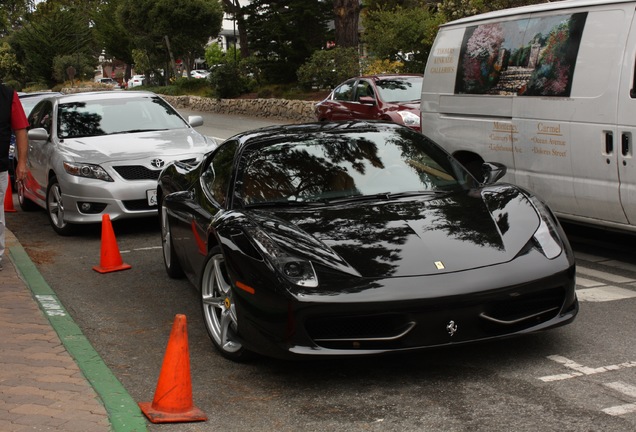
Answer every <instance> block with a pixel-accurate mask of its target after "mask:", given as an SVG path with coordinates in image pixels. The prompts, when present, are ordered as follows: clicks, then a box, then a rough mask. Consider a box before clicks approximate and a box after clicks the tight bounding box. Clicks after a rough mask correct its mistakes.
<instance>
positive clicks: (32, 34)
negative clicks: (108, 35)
mask: <svg viewBox="0 0 636 432" xmlns="http://www.w3.org/2000/svg"><path fill="white" fill-rule="evenodd" d="M46 6H47V7H41V8H38V10H37V11H36V12H35V13H33V14H32V15H31V19H30V21H29V22H28V23H27V24H26V25H25V26H24V27H23V28H21V29H20V30H18V31H16V32H15V33H14V34H13V35H12V38H11V41H12V47H13V48H14V50H15V52H16V55H17V57H18V61H19V62H21V63H22V64H23V65H24V67H25V76H24V77H23V79H24V80H25V81H36V82H40V81H43V82H47V83H49V84H50V85H52V84H53V83H54V82H55V78H54V77H53V74H52V70H53V59H54V58H55V57H56V56H64V55H79V56H80V57H85V58H91V59H93V60H92V62H93V64H92V66H91V67H92V68H93V69H94V67H95V65H96V63H97V58H96V56H95V55H94V52H93V50H92V47H91V42H92V33H91V29H90V26H89V23H88V21H87V19H86V17H85V16H84V15H83V14H81V13H80V12H79V11H77V10H76V9H74V8H67V7H62V6H60V5H59V4H57V3H52V4H49V3H46Z"/></svg>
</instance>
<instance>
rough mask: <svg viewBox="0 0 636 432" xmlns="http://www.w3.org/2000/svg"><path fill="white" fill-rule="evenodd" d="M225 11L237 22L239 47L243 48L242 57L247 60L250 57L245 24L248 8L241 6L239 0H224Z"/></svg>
mask: <svg viewBox="0 0 636 432" xmlns="http://www.w3.org/2000/svg"><path fill="white" fill-rule="evenodd" d="M222 1H223V9H224V10H225V12H226V13H228V14H230V15H232V18H233V19H234V20H235V21H236V30H237V31H238V34H239V45H240V48H241V57H243V58H246V57H249V55H250V50H249V45H248V39H247V28H246V22H245V15H246V14H247V8H246V7H245V6H241V2H240V1H239V0H222Z"/></svg>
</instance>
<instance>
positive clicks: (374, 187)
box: [157, 121, 578, 360]
mask: <svg viewBox="0 0 636 432" xmlns="http://www.w3.org/2000/svg"><path fill="white" fill-rule="evenodd" d="M504 174H505V167H503V166H501V165H498V164H488V163H486V164H484V178H483V179H475V178H474V177H473V176H471V175H470V174H469V173H468V172H467V171H466V170H465V169H464V168H463V167H462V166H461V165H460V164H459V163H458V162H457V161H455V160H454V159H453V158H452V157H451V156H450V155H449V154H448V153H446V152H445V151H444V150H442V149H441V148H440V147H439V146H438V145H436V144H435V143H433V142H431V141H430V140H429V139H427V138H426V137H424V136H423V135H421V134H420V133H418V132H414V131H413V130H411V129H409V128H406V127H404V126H400V125H397V124H393V123H380V122H364V121H353V122H344V123H324V124H318V123H316V124H304V125H287V126H277V127H270V128H265V129H259V130H256V131H250V132H245V133H242V134H239V135H236V136H234V137H232V138H230V139H228V140H226V141H225V142H223V143H222V144H220V145H219V146H218V147H217V148H216V149H215V150H213V151H212V152H210V153H209V154H207V155H206V157H205V158H204V159H203V162H201V163H200V164H198V165H196V166H190V165H186V164H182V163H179V162H176V163H174V164H172V165H170V166H168V167H167V168H166V169H165V170H164V171H163V172H162V174H161V176H160V179H159V184H158V190H157V192H158V197H159V201H160V206H161V211H160V216H161V227H162V242H163V256H164V261H165V267H166V270H167V272H168V275H169V276H171V277H179V276H183V275H186V276H187V277H188V278H189V280H190V281H191V282H192V283H193V284H194V285H195V286H196V287H197V288H198V289H199V290H200V297H201V305H202V309H203V316H204V322H205V325H206V327H207V331H208V333H209V335H210V337H211V339H212V341H213V343H214V345H215V346H216V347H217V348H218V349H219V351H220V352H221V354H222V355H224V356H225V357H227V358H230V359H233V360H239V359H241V358H243V357H244V356H245V355H246V354H248V353H251V352H256V353H260V354H264V355H268V356H273V357H279V358H302V357H308V356H321V355H322V356H338V355H370V354H380V353H387V352H399V351H409V350H416V349H421V348H429V347H440V346H448V345H454V344H460V343H465V342H474V341H484V340H489V339H494V338H501V337H507V336H511V335H519V334H523V333H528V332H534V331H538V330H544V329H549V328H553V327H556V326H560V325H563V324H567V323H569V322H571V321H572V320H573V319H574V317H575V316H576V314H577V312H578V302H577V298H576V294H575V290H574V288H575V265H574V257H573V254H572V251H571V249H570V246H569V244H568V241H567V239H566V237H565V235H564V233H563V231H562V229H561V226H560V225H559V223H558V221H557V220H556V219H555V217H554V215H553V214H552V213H551V212H550V210H549V209H548V208H547V207H546V206H545V204H543V203H542V202H541V200H540V199H538V198H537V197H535V196H533V195H532V194H531V193H530V192H528V191H527V190H524V189H521V188H519V187H516V186H513V185H510V184H505V183H495V182H496V181H497V180H498V179H499V178H501V177H502V176H503V175H504Z"/></svg>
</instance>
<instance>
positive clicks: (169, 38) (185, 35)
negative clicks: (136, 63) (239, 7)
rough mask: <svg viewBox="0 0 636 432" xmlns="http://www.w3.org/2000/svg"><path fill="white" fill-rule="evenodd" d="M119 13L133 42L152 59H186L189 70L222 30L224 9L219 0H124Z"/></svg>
mask: <svg viewBox="0 0 636 432" xmlns="http://www.w3.org/2000/svg"><path fill="white" fill-rule="evenodd" d="M118 16H119V18H120V19H121V23H122V24H123V25H124V27H125V28H127V29H129V32H130V34H131V37H132V41H133V45H134V46H135V48H137V49H142V50H145V51H146V52H147V54H148V56H149V57H150V59H151V61H153V59H155V58H160V57H163V58H164V60H166V62H167V59H168V58H169V56H170V54H171V53H170V52H169V51H168V46H169V47H170V48H171V49H172V51H173V53H174V57H180V58H182V59H184V61H185V64H186V68H187V70H188V72H189V71H190V70H191V68H192V65H193V64H194V58H195V56H198V55H201V56H203V53H204V49H205V45H206V43H207V42H208V40H209V39H210V37H212V36H216V35H217V34H218V33H219V31H220V30H221V21H222V19H223V11H222V10H221V4H220V3H219V2H218V1H217V0H136V1H133V2H123V3H122V4H121V6H120V7H119V8H118Z"/></svg>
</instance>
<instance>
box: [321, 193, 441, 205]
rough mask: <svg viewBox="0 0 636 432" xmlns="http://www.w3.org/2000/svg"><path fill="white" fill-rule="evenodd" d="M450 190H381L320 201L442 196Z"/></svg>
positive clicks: (382, 199) (338, 201)
mask: <svg viewBox="0 0 636 432" xmlns="http://www.w3.org/2000/svg"><path fill="white" fill-rule="evenodd" d="M449 193H450V192H448V191H440V190H433V191H409V192H397V193H391V192H381V193H377V194H369V195H349V196H344V197H336V198H324V199H322V200H321V201H322V202H325V203H332V204H334V203H335V204H340V203H348V202H357V201H378V200H381V201H386V200H390V199H393V198H405V197H413V196H421V195H434V196H436V197H437V196H443V195H447V194H449Z"/></svg>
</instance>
